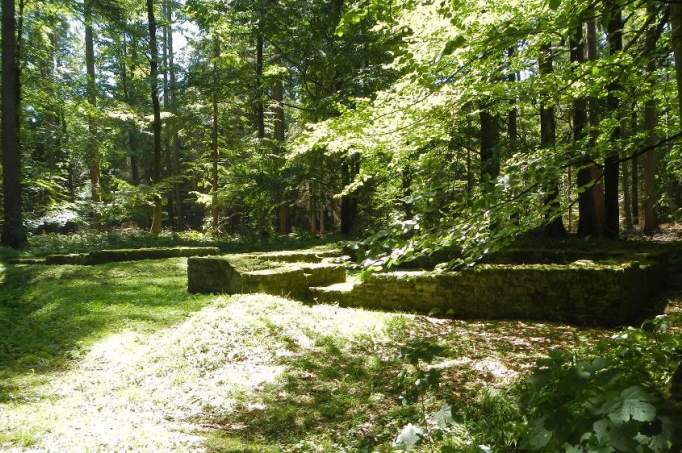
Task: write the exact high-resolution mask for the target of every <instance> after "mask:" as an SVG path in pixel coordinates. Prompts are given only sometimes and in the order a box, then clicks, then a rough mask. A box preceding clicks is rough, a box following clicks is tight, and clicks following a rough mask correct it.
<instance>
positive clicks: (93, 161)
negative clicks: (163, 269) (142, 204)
mask: <svg viewBox="0 0 682 453" xmlns="http://www.w3.org/2000/svg"><path fill="white" fill-rule="evenodd" d="M92 2H93V0H85V3H84V9H83V11H84V15H85V68H86V73H87V95H88V104H90V108H91V109H92V110H93V111H92V112H90V113H89V114H88V140H87V151H86V155H87V160H88V167H89V171H90V185H91V197H92V202H93V203H94V204H95V225H96V226H97V227H100V226H101V216H100V214H99V209H100V207H99V206H98V205H99V204H100V203H101V202H102V187H101V168H100V157H99V149H98V146H97V143H98V140H97V122H96V119H95V117H94V110H95V109H96V108H97V85H96V80H95V42H94V36H93V35H94V33H93V25H92Z"/></svg>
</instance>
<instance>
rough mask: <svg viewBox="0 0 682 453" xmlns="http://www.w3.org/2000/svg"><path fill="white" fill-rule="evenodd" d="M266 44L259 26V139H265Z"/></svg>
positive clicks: (257, 116)
mask: <svg viewBox="0 0 682 453" xmlns="http://www.w3.org/2000/svg"><path fill="white" fill-rule="evenodd" d="M264 47H265V42H264V40H263V34H262V32H261V27H260V23H259V24H258V36H257V37H256V130H257V132H258V138H265V108H264V106H263V94H264V93H263V49H264Z"/></svg>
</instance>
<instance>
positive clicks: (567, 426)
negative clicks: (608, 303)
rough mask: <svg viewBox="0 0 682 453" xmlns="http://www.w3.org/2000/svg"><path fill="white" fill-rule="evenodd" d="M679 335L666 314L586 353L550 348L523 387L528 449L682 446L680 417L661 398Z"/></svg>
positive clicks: (676, 359)
mask: <svg viewBox="0 0 682 453" xmlns="http://www.w3.org/2000/svg"><path fill="white" fill-rule="evenodd" d="M680 348H682V338H681V335H680V333H679V330H676V329H675V328H674V327H673V326H672V324H671V323H670V318H669V317H666V316H660V317H657V318H656V319H655V320H653V321H650V322H647V323H646V324H645V326H644V328H642V329H634V328H628V329H626V330H624V331H622V332H621V333H619V334H618V335H616V336H614V337H613V338H611V339H609V340H605V341H602V342H600V343H598V344H597V345H596V347H595V348H594V350H591V351H588V352H586V353H580V352H577V353H569V352H566V351H560V350H555V351H553V352H552V353H551V354H550V355H549V357H547V358H545V359H543V360H541V361H540V362H539V363H538V367H537V368H536V369H535V371H534V373H533V374H532V376H531V377H530V378H529V379H527V380H526V381H525V382H524V383H523V384H522V385H521V393H520V395H521V398H520V401H521V405H522V408H523V410H524V412H525V414H526V416H527V418H528V421H529V423H528V429H527V432H526V433H525V435H524V438H523V446H524V447H525V448H526V449H528V450H532V451H563V450H566V451H570V452H587V451H621V452H666V451H680V450H679V448H680V447H681V446H682V443H681V442H682V438H681V437H680V436H681V435H682V429H680V427H682V414H681V413H680V407H679V406H677V405H676V404H675V403H674V402H672V400H671V399H669V398H668V397H667V396H668V395H667V393H668V390H667V388H668V385H669V381H670V379H671V376H672V375H673V373H674V371H675V369H676V368H677V366H678V364H679V353H680V351H681V349H680Z"/></svg>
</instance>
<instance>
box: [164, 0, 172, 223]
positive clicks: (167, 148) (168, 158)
mask: <svg viewBox="0 0 682 453" xmlns="http://www.w3.org/2000/svg"><path fill="white" fill-rule="evenodd" d="M168 4H169V1H168V0H163V2H162V3H161V12H162V16H163V18H164V22H166V23H165V24H164V25H163V45H162V46H161V48H162V49H163V52H162V59H163V110H164V111H165V112H168V111H170V105H171V100H170V88H169V83H168V82H169V81H168V79H169V75H168V66H169V64H168V33H169V29H168V22H167V18H168V8H169V5H168ZM163 153H164V160H165V163H166V165H165V172H164V174H165V175H166V176H172V174H173V153H172V151H171V136H170V128H169V127H168V120H167V121H166V125H165V127H163ZM167 197H168V198H167V206H166V213H167V215H168V225H169V226H170V227H171V228H172V227H173V226H174V225H175V206H174V197H173V192H169V193H168V195H167Z"/></svg>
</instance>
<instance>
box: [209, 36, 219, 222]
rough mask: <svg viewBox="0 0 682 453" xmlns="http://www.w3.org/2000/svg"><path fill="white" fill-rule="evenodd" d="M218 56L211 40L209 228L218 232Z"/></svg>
mask: <svg viewBox="0 0 682 453" xmlns="http://www.w3.org/2000/svg"><path fill="white" fill-rule="evenodd" d="M219 58H220V41H219V40H218V37H215V38H214V40H213V92H212V93H211V103H212V106H213V127H212V129H211V150H212V154H211V164H212V168H211V216H212V220H211V230H212V231H213V233H218V230H219V229H220V208H219V206H218V160H219V152H218V151H219V150H218V86H219V85H218V59H219Z"/></svg>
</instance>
